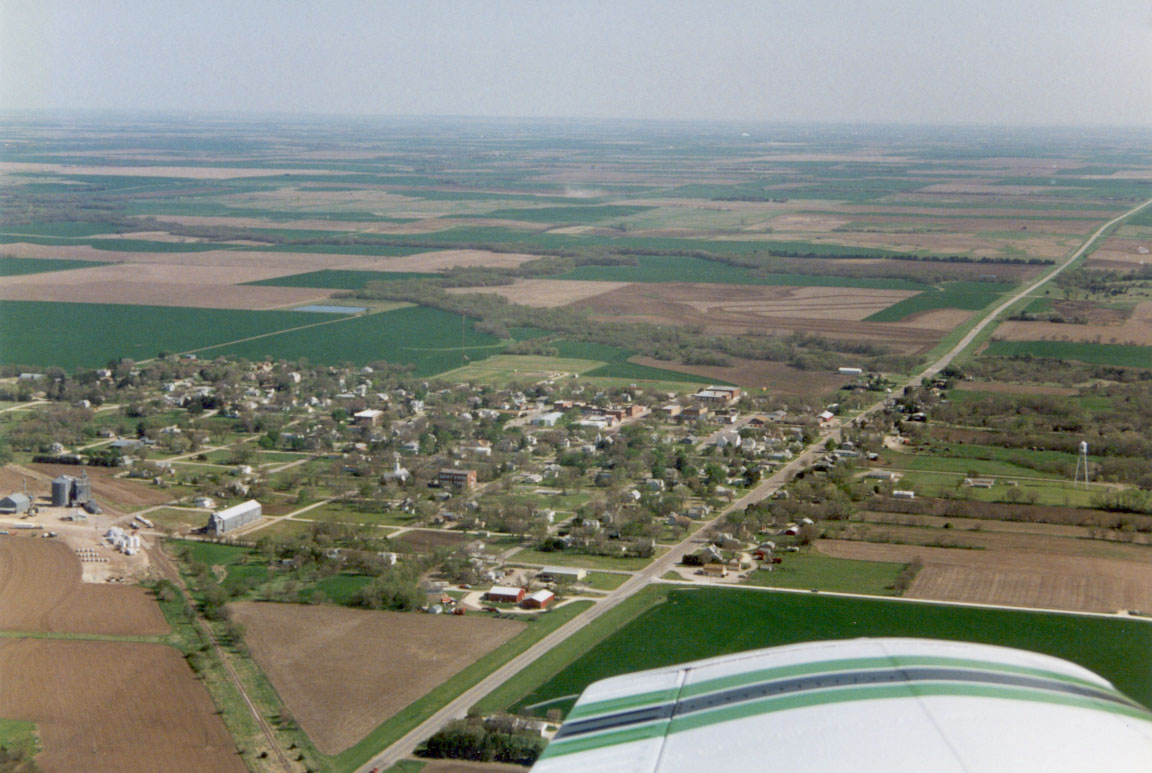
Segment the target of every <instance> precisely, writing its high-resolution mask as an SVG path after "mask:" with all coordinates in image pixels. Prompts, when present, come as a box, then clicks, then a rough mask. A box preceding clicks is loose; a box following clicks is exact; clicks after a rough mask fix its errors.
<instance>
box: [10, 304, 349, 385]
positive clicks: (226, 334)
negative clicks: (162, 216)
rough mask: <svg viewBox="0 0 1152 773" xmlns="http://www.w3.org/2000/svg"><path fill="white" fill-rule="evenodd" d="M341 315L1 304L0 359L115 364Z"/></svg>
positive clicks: (77, 364) (27, 362)
mask: <svg viewBox="0 0 1152 773" xmlns="http://www.w3.org/2000/svg"><path fill="white" fill-rule="evenodd" d="M342 317H343V315H339V314H316V313H309V312H291V311H240V310H233V309H190V308H183V307H171V306H124V305H117V304H105V303H43V302H35V301H0V362H4V363H11V364H21V365H41V366H49V365H56V366H59V367H62V368H65V369H69V370H70V369H73V368H99V367H103V366H104V365H105V364H107V363H108V361H110V360H117V359H120V358H121V357H129V358H131V359H134V360H144V359H149V358H151V357H155V356H156V355H157V354H158V353H159V352H161V351H168V352H183V351H188V350H191V349H198V348H200V347H204V346H211V345H213V344H220V343H225V342H228V341H235V340H237V339H241V338H247V337H250V336H256V335H263V334H266V333H273V332H276V331H278V330H286V329H288V328H293V327H298V326H300V325H313V324H316V323H317V322H322V321H324V320H325V319H341V318H342Z"/></svg>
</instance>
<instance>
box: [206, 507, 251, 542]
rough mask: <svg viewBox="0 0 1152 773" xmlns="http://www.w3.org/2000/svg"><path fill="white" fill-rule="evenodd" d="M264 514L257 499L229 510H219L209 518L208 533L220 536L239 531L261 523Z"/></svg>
mask: <svg viewBox="0 0 1152 773" xmlns="http://www.w3.org/2000/svg"><path fill="white" fill-rule="evenodd" d="M263 514H264V508H262V507H261V506H260V503H259V502H257V501H256V500H255V499H249V500H248V501H247V502H241V503H240V504H238V505H234V506H232V507H229V508H228V509H227V510H218V511H217V512H215V513H212V515H211V516H210V517H209V518H208V526H207V528H206V531H207V532H208V533H209V534H215V535H216V536H220V535H221V534H226V533H227V532H230V531H234V530H235V529H239V528H240V527H241V526H246V525H247V524H250V523H253V522H255V521H259V520H260V517H261V516H262V515H263Z"/></svg>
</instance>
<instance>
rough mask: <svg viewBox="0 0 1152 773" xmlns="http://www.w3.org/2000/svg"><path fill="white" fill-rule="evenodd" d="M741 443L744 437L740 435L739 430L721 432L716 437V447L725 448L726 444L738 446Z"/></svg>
mask: <svg viewBox="0 0 1152 773" xmlns="http://www.w3.org/2000/svg"><path fill="white" fill-rule="evenodd" d="M743 444H744V438H742V437H740V433H739V432H731V431H728V432H721V433H720V434H719V435H718V436H717V438H716V447H717V448H727V447H728V446H732V447H733V448H739V447H740V446H741V445H743Z"/></svg>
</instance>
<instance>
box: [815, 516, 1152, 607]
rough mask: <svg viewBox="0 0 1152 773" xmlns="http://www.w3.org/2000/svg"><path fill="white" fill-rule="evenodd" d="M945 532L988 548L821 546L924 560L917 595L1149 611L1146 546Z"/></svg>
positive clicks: (842, 554)
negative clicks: (1087, 551)
mask: <svg viewBox="0 0 1152 773" xmlns="http://www.w3.org/2000/svg"><path fill="white" fill-rule="evenodd" d="M871 528H872V529H873V530H875V529H877V528H878V527H875V526H872V527H871ZM897 528H899V527H897ZM917 531H920V532H923V531H924V530H917ZM947 535H948V536H947V539H949V540H957V541H958V542H959V541H960V540H961V539H962V540H963V542H965V543H969V542H973V538H976V537H979V538H980V539H979V540H977V541H980V542H983V543H985V544H984V547H986V549H984V550H970V549H956V548H940V547H922V546H918V545H899V544H878V543H870V542H852V541H841V540H821V541H820V542H819V543H818V544H817V548H818V550H819V551H820V552H821V553H825V554H827V555H830V556H833V557H836V558H854V559H862V560H866V561H895V562H901V563H904V562H908V561H911V560H912V559H914V558H916V557H919V558H920V559H921V560H922V561H923V562H924V568H923V569H922V570H921V571H920V573H919V574H918V575H917V577H916V580H915V582H913V584H912V587H911V589H910V590H909V592H908V593H907V594H906V595H908V596H911V597H913V598H923V599H935V600H940V601H964V602H973V603H980V604H1003V605H1007V606H1020V607H1039V608H1044V609H1068V610H1077V611H1084V612H1115V611H1117V610H1120V609H1145V610H1146V609H1150V608H1152V565H1149V564H1148V562H1147V560H1146V558H1144V553H1145V552H1146V550H1147V549H1146V548H1142V547H1137V546H1128V545H1112V544H1108V543H1096V542H1091V541H1084V540H1072V539H1065V538H1059V537H1050V538H1044V537H1041V536H1039V535H1036V534H1005V533H999V534H997V533H980V534H976V533H971V532H964V533H963V534H961V533H952V532H948V533H947ZM993 545H995V546H997V547H993ZM1082 546H1088V547H1091V548H1094V549H1095V551H1094V552H1098V553H1113V554H1120V555H1129V556H1131V557H1132V558H1133V559H1136V560H1125V559H1122V558H1119V559H1118V558H1106V557H1096V556H1090V555H1085V553H1084V552H1078V548H1080V547H1082ZM1118 548H1119V550H1117V549H1118ZM1124 549H1127V550H1124ZM1138 556H1139V557H1140V558H1142V559H1143V560H1139V559H1137V557H1138Z"/></svg>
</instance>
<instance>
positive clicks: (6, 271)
mask: <svg viewBox="0 0 1152 773" xmlns="http://www.w3.org/2000/svg"><path fill="white" fill-rule="evenodd" d="M103 265H105V264H104V263H100V262H97V261H93V260H57V259H55V258H5V257H0V276H19V275H21V274H44V273H47V272H49V271H69V270H71V269H74V268H93V267H94V266H103Z"/></svg>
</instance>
